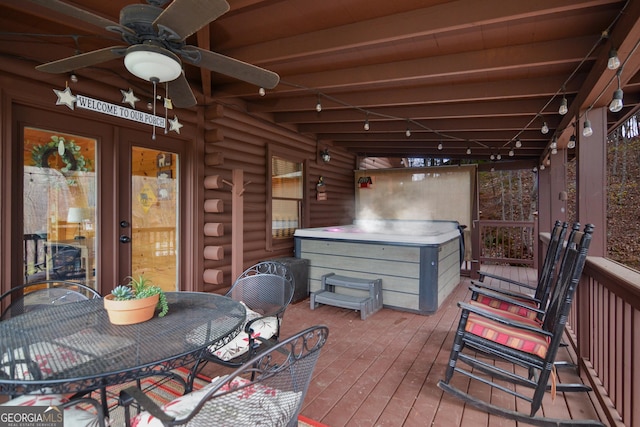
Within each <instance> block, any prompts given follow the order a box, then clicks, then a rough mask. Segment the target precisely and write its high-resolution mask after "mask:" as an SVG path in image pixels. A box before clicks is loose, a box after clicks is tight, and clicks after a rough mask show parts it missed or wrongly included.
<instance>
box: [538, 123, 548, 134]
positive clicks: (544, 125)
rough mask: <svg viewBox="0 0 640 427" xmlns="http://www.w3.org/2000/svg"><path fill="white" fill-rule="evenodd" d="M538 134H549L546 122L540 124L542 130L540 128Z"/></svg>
mask: <svg viewBox="0 0 640 427" xmlns="http://www.w3.org/2000/svg"><path fill="white" fill-rule="evenodd" d="M540 132H542V134H543V135H546V134H548V133H549V126H547V122H544V123H542V128H540Z"/></svg>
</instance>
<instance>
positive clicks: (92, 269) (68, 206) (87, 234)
mask: <svg viewBox="0 0 640 427" xmlns="http://www.w3.org/2000/svg"><path fill="white" fill-rule="evenodd" d="M96 145H97V142H96V140H95V139H92V138H85V137H81V136H78V135H70V134H63V133H59V132H55V131H51V130H47V129H39V128H35V127H25V128H24V142H23V147H24V156H23V158H24V184H23V200H24V204H23V205H24V206H23V250H24V255H23V276H24V281H25V283H26V282H34V281H38V280H47V279H49V280H52V279H55V280H71V281H79V282H82V283H84V284H87V285H89V286H91V287H94V288H95V287H96V283H95V277H96V262H95V256H94V255H95V251H96V238H95V237H96V234H95V230H96V227H97V224H96V199H97V198H96V173H97V171H96V164H97V163H96Z"/></svg>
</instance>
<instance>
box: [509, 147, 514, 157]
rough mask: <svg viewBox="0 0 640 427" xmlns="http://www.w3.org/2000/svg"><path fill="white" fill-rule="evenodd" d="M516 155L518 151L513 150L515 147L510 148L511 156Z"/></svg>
mask: <svg viewBox="0 0 640 427" xmlns="http://www.w3.org/2000/svg"><path fill="white" fill-rule="evenodd" d="M515 155H516V152H515V151H513V148H511V150H509V157H513V156H515Z"/></svg>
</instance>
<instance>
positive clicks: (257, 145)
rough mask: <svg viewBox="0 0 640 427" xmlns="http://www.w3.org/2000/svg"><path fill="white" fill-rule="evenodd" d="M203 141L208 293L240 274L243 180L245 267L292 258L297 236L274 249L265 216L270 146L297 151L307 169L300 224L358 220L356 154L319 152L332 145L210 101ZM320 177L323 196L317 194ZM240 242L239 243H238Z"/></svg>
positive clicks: (223, 287) (313, 224) (336, 151)
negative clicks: (237, 210) (237, 240)
mask: <svg viewBox="0 0 640 427" xmlns="http://www.w3.org/2000/svg"><path fill="white" fill-rule="evenodd" d="M205 127H206V130H205V146H204V156H203V158H204V164H205V168H204V200H203V209H204V226H203V229H204V242H203V243H204V247H203V255H204V272H203V281H204V290H205V291H224V289H226V288H227V287H228V286H230V285H231V283H232V281H233V280H232V278H233V276H234V275H235V274H236V272H234V271H233V270H232V264H231V259H232V257H233V250H234V249H235V248H234V247H233V241H234V239H233V234H232V233H233V200H232V198H233V192H232V191H233V188H232V186H238V185H241V186H242V188H243V190H244V191H243V192H242V204H243V207H244V209H243V215H242V217H243V229H242V232H243V234H244V239H243V251H242V265H243V268H246V267H248V266H250V265H252V264H254V263H256V262H259V261H262V260H265V259H270V258H278V257H290V256H293V239H290V240H288V241H287V242H285V244H284V245H282V244H280V245H278V246H277V247H275V248H270V247H269V245H268V244H267V238H268V235H267V233H269V232H270V231H269V230H268V229H267V226H266V222H265V218H266V217H267V210H268V209H270V201H269V200H267V198H268V186H270V185H271V182H270V178H269V177H267V174H268V162H269V161H270V159H269V152H270V150H279V151H285V152H291V153H295V155H296V156H297V157H298V158H300V159H301V160H302V161H303V162H304V168H305V169H306V173H305V177H306V182H305V191H304V201H303V207H302V209H303V223H302V224H301V226H302V227H321V226H325V225H335V224H345V223H351V222H352V221H353V215H354V195H355V185H354V174H353V169H354V167H355V156H353V155H351V154H348V153H347V152H346V151H344V150H339V149H335V148H333V147H328V149H329V150H330V152H331V160H330V161H329V162H324V161H323V160H322V159H321V158H320V154H319V153H320V151H321V150H323V149H325V148H327V146H326V145H325V144H321V143H320V144H319V143H317V142H316V141H315V140H314V139H311V138H309V137H306V136H303V135H300V134H298V133H296V132H295V131H293V130H291V129H287V128H284V127H281V126H277V125H275V124H274V123H272V122H270V121H269V120H268V119H265V118H263V117H260V116H253V115H250V114H248V113H246V112H244V111H241V110H240V109H239V108H238V107H237V106H221V105H212V106H209V107H207V109H206V112H205ZM234 170H235V171H237V170H241V171H242V179H243V182H242V183H238V182H234V180H233V177H234ZM320 177H322V181H323V182H324V184H325V185H324V187H325V192H324V193H325V195H326V199H324V197H318V191H317V184H318V182H319V181H320ZM236 246H237V245H236Z"/></svg>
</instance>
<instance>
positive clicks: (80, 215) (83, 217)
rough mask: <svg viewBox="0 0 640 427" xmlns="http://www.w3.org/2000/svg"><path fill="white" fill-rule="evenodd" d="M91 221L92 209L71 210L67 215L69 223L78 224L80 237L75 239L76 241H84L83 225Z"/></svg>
mask: <svg viewBox="0 0 640 427" xmlns="http://www.w3.org/2000/svg"><path fill="white" fill-rule="evenodd" d="M89 219H91V209H89V208H69V212H68V213H67V223H69V224H78V235H77V236H75V237H74V239H76V240H81V239H84V236H83V235H82V223H83V222H85V221H87V220H89Z"/></svg>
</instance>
